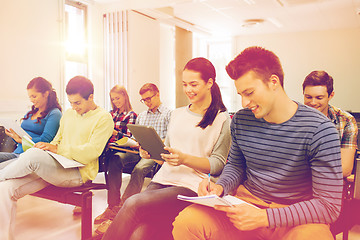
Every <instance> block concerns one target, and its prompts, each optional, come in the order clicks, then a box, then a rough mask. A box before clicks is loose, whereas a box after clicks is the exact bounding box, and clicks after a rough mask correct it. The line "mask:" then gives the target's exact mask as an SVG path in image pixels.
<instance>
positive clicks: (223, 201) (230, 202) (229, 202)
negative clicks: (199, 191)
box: [177, 195, 251, 207]
mask: <svg viewBox="0 0 360 240" xmlns="http://www.w3.org/2000/svg"><path fill="white" fill-rule="evenodd" d="M177 198H178V199H179V200H183V201H188V202H192V203H196V204H201V205H205V206H209V207H214V206H215V205H221V206H234V205H238V204H249V203H247V202H245V201H243V200H241V199H239V198H237V197H234V196H231V195H227V196H225V197H222V198H221V197H219V196H217V195H207V196H200V197H187V196H183V195H178V196H177ZM250 205H251V204H250Z"/></svg>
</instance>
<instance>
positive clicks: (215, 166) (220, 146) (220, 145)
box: [209, 118, 230, 176]
mask: <svg viewBox="0 0 360 240" xmlns="http://www.w3.org/2000/svg"><path fill="white" fill-rule="evenodd" d="M229 148H230V118H227V119H226V120H225V121H224V123H223V126H222V128H221V132H220V135H219V138H218V140H217V141H216V143H215V145H214V148H213V151H212V153H211V155H210V157H209V163H210V174H211V175H214V176H217V175H220V174H221V172H222V170H223V168H224V165H225V163H226V159H227V156H228V154H229Z"/></svg>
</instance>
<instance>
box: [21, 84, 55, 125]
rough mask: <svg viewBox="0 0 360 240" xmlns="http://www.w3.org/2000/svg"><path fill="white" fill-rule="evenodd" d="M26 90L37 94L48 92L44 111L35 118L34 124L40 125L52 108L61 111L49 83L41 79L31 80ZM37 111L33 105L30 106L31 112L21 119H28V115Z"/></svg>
mask: <svg viewBox="0 0 360 240" xmlns="http://www.w3.org/2000/svg"><path fill="white" fill-rule="evenodd" d="M26 89H35V91H36V92H39V93H42V94H44V93H46V92H49V96H48V98H47V102H46V109H45V111H43V112H41V113H40V116H39V117H38V118H37V121H36V123H41V119H43V118H44V117H46V115H47V114H48V113H49V112H50V111H51V110H53V109H54V108H57V109H59V110H60V111H61V106H60V104H59V101H58V98H57V95H56V92H55V90H54V89H53V87H52V85H51V83H50V82H49V81H47V80H46V79H45V78H42V77H36V78H33V79H32V80H31V81H30V82H29V83H28V85H27V87H26ZM38 110H39V109H38V108H36V107H35V106H34V105H32V106H31V110H30V111H29V112H28V113H27V114H26V116H25V117H24V118H23V120H26V119H28V118H29V117H30V115H33V114H35V113H36V112H37V111H38Z"/></svg>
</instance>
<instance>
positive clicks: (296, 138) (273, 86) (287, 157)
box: [173, 47, 342, 240]
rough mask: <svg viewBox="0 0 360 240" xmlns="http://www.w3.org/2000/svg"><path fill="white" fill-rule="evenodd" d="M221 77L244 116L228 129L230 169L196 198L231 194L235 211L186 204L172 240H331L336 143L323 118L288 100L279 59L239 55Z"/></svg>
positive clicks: (337, 177) (337, 204) (256, 51)
mask: <svg viewBox="0 0 360 240" xmlns="http://www.w3.org/2000/svg"><path fill="white" fill-rule="evenodd" d="M226 70H227V72H228V74H229V76H230V77H231V78H232V79H234V82H235V86H236V89H237V92H238V94H239V95H241V97H242V105H243V107H244V109H242V110H240V111H238V112H237V113H236V114H235V116H234V117H233V119H232V122H231V137H232V142H231V149H230V153H229V157H228V162H227V164H226V165H225V168H224V170H223V172H222V174H221V176H220V178H219V180H218V181H217V182H216V184H215V183H211V185H210V189H208V186H207V185H208V183H207V182H206V181H205V180H204V181H203V182H202V183H201V184H200V185H199V190H198V194H199V195H207V194H216V195H219V196H223V195H226V194H233V195H235V196H236V197H238V198H240V199H243V200H245V201H246V202H249V203H252V204H253V205H255V206H257V207H258V208H256V207H254V206H251V205H247V204H240V205H236V206H233V207H225V206H215V207H214V208H209V207H205V206H200V205H191V206H189V207H187V208H186V209H184V210H183V211H182V212H181V213H180V214H179V215H178V216H177V218H176V219H175V222H174V223H173V225H174V230H173V236H174V239H175V240H176V239H227V240H231V239H234V240H235V239H246V240H247V239H274V240H275V239H276V240H278V239H286V240H294V239H299V240H300V239H310V238H314V239H316V238H317V239H322V240H323V239H329V240H330V239H333V237H332V235H331V232H330V230H329V225H328V224H329V223H332V222H334V221H335V220H336V219H337V217H338V215H339V212H340V208H341V194H342V167H341V157H340V145H339V137H338V133H337V131H336V128H335V127H334V125H333V124H332V123H331V122H330V121H329V119H327V118H326V117H325V116H324V115H323V114H321V113H320V112H319V111H316V110H315V109H312V108H310V107H307V106H305V105H303V104H301V103H298V102H294V101H292V100H291V99H290V98H289V97H288V96H287V95H286V93H285V91H284V88H283V78H284V74H283V70H282V67H281V64H280V61H279V59H278V57H277V56H276V55H275V54H274V53H273V52H271V51H268V50H266V49H264V48H261V47H250V48H247V49H245V50H244V51H243V52H242V53H241V54H239V55H238V56H237V57H236V58H235V59H234V60H233V61H231V62H230V63H229V64H228V66H227V67H226Z"/></svg>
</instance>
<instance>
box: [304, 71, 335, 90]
mask: <svg viewBox="0 0 360 240" xmlns="http://www.w3.org/2000/svg"><path fill="white" fill-rule="evenodd" d="M307 86H325V87H326V88H327V93H328V96H330V94H331V93H332V92H333V91H334V80H333V78H332V77H331V76H330V75H329V74H328V73H327V72H325V71H312V72H311V73H310V74H309V75H307V76H306V77H305V80H304V82H303V85H302V87H303V93H304V91H305V87H307Z"/></svg>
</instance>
